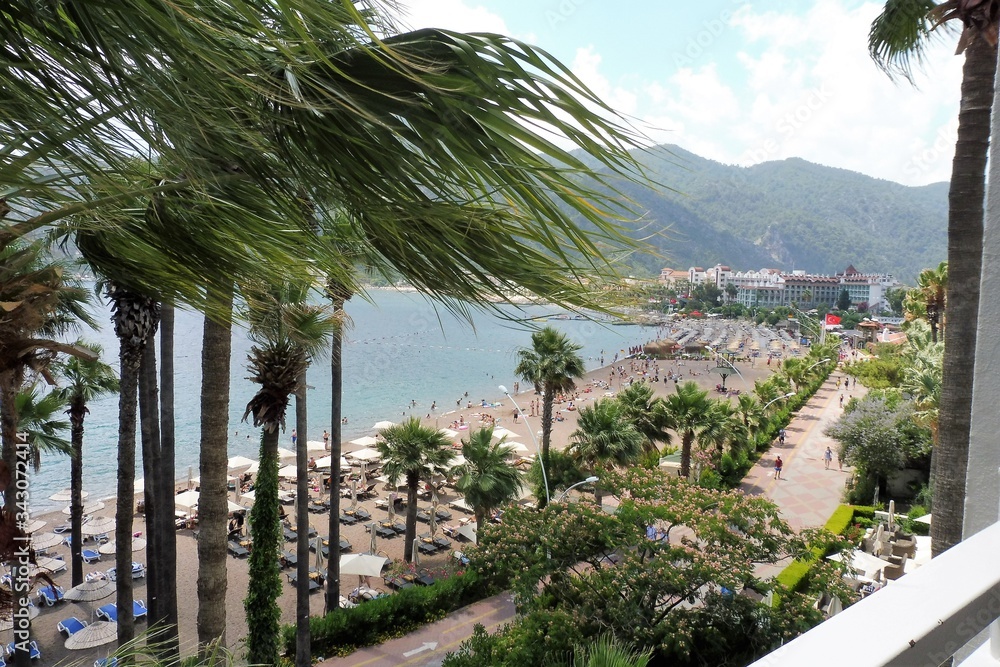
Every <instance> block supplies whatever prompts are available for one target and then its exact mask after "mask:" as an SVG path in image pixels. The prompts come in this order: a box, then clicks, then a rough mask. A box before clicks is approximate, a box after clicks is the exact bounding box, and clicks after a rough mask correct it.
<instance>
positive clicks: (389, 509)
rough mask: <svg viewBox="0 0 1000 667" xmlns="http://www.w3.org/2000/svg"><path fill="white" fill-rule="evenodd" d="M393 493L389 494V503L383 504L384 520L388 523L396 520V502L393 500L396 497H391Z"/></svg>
mask: <svg viewBox="0 0 1000 667" xmlns="http://www.w3.org/2000/svg"><path fill="white" fill-rule="evenodd" d="M393 495H394V494H389V504H388V505H386V506H385V511H386V517H385V520H386V521H388V522H389V523H392V522H393V521H395V520H396V503H395V502H394V501H395V500H396V499H395V498H393V497H392V496H393Z"/></svg>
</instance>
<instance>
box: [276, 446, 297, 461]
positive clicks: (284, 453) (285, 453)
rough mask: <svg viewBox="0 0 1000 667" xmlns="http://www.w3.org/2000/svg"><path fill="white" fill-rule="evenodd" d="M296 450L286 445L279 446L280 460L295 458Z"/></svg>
mask: <svg viewBox="0 0 1000 667" xmlns="http://www.w3.org/2000/svg"><path fill="white" fill-rule="evenodd" d="M294 458H295V452H293V451H292V450H290V449H285V448H284V447H278V460H279V461H280V460H284V459H294Z"/></svg>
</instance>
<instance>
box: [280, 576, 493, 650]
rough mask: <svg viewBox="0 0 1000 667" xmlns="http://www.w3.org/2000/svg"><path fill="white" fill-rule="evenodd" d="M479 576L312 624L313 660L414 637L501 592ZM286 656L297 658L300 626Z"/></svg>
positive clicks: (288, 637) (289, 635)
mask: <svg viewBox="0 0 1000 667" xmlns="http://www.w3.org/2000/svg"><path fill="white" fill-rule="evenodd" d="M493 588H494V587H493V586H492V585H490V583H489V582H487V581H485V580H484V579H483V578H482V577H480V576H479V575H477V574H476V573H475V572H471V571H468V570H467V571H466V572H465V573H463V574H458V575H454V576H451V577H448V578H447V579H442V580H439V581H437V582H436V583H434V584H433V585H431V586H413V587H410V588H404V589H403V590H400V591H398V592H396V593H393V594H392V595H387V596H385V597H381V598H378V599H377V600H371V601H368V602H363V603H361V604H360V605H358V606H357V607H354V608H353V609H340V610H338V611H336V612H334V613H332V614H328V615H326V616H313V617H312V618H310V619H309V632H310V636H311V637H312V654H313V655H314V656H324V657H330V656H334V655H347V654H348V653H351V652H352V651H354V650H356V649H358V648H361V647H363V646H372V645H374V644H379V643H381V642H383V641H386V640H387V639H392V638H393V637H398V636H401V635H404V634H406V633H407V632H410V631H411V630H413V629H414V628H417V627H419V626H421V625H423V624H425V623H429V622H431V621H435V620H437V619H439V618H441V617H443V616H444V615H445V614H447V613H449V612H452V611H454V610H456V609H458V608H460V607H464V606H466V605H468V604H472V603H473V602H478V601H479V600H482V599H484V598H486V597H489V596H490V595H492V594H494V593H495V592H496V591H494V590H493ZM282 639H283V641H284V646H285V652H286V654H287V655H294V654H295V626H294V625H286V626H285V627H284V628H283V629H282Z"/></svg>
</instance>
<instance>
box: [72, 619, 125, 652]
mask: <svg viewBox="0 0 1000 667" xmlns="http://www.w3.org/2000/svg"><path fill="white" fill-rule="evenodd" d="M117 639H118V624H117V623H112V622H110V621H97V622H95V623H91V624H90V625H88V626H87V627H85V628H83V629H80V630H77V631H76V632H74V633H73V634H71V635H70V636H69V639H67V640H66V648H68V649H70V650H80V649H88V648H95V647H97V646H103V645H105V644H110V643H111V642H113V641H115V640H117Z"/></svg>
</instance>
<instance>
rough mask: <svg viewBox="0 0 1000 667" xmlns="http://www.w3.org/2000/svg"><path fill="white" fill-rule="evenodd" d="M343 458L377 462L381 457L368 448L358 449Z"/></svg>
mask: <svg viewBox="0 0 1000 667" xmlns="http://www.w3.org/2000/svg"><path fill="white" fill-rule="evenodd" d="M345 456H347V457H348V458H351V459H354V460H355V461H378V460H379V459H380V458H382V455H381V454H379V453H378V450H376V449H371V448H369V447H365V448H364V449H359V450H358V451H356V452H349V453H348V454H346V455H345Z"/></svg>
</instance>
